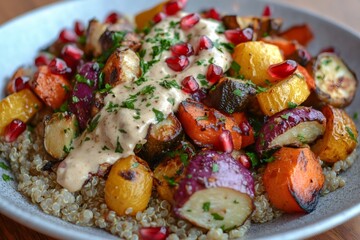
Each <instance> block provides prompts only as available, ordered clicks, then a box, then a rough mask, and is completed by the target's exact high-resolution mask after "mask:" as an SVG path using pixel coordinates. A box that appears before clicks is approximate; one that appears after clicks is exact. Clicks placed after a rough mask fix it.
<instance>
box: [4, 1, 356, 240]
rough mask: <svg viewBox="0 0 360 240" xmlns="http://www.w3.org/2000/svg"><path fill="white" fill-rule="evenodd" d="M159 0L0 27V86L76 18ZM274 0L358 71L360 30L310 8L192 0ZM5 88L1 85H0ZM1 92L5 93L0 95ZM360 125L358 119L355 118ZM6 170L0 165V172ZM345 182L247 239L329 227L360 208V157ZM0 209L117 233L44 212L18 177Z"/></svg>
mask: <svg viewBox="0 0 360 240" xmlns="http://www.w3.org/2000/svg"><path fill="white" fill-rule="evenodd" d="M155 2H157V1H148V0H136V1H126V0H103V1H98V0H86V1H85V0H83V1H66V2H62V3H59V4H55V5H51V6H49V7H45V8H42V9H39V10H36V11H33V12H30V13H28V14H26V15H24V16H22V17H19V18H16V19H14V20H12V21H10V22H8V23H6V24H4V25H2V26H1V27H0V36H1V38H0V52H1V55H0V69H1V71H0V79H2V81H0V88H1V89H4V86H5V84H6V81H5V80H3V79H5V78H6V77H9V76H10V75H11V74H12V73H13V71H14V70H15V69H16V68H17V67H18V66H19V65H22V64H29V63H31V62H32V61H33V59H34V57H35V55H36V53H37V51H38V50H39V49H41V48H42V47H44V46H46V45H47V44H49V43H50V42H51V41H52V40H53V39H55V38H56V37H57V35H58V32H59V30H60V29H61V28H63V27H69V28H70V27H72V24H73V22H74V20H76V19H81V20H84V21H85V20H89V19H91V18H93V17H97V18H99V19H104V17H105V16H106V14H107V13H109V12H110V11H111V10H117V11H120V12H122V13H125V14H128V15H133V14H135V13H136V12H139V11H141V10H142V9H146V8H148V7H151V6H152V5H153V4H155ZM266 4H270V6H271V7H272V10H273V14H274V16H277V17H282V18H283V19H284V20H285V21H284V22H285V27H286V26H291V25H292V24H296V23H304V22H307V23H308V24H310V26H311V27H312V29H313V30H314V33H315V36H316V38H315V40H314V41H313V42H312V43H311V45H310V51H311V52H313V53H316V52H317V51H319V50H320V49H321V48H322V47H326V46H335V47H336V49H337V50H338V51H339V53H340V54H341V56H342V57H343V58H344V59H345V60H346V62H347V63H348V64H349V66H350V67H351V68H352V69H353V70H355V72H356V73H357V75H358V76H360V68H359V66H360V36H359V35H356V34H355V33H352V32H351V31H350V30H347V29H345V28H344V27H342V26H339V25H337V24H336V23H334V22H331V21H329V20H326V19H322V18H319V17H317V16H315V15H314V14H312V13H309V12H304V11H300V10H297V9H294V8H292V7H289V6H286V5H279V4H276V3H272V2H271V1H251V0H247V1H246V0H222V1H219V0H207V1H198V0H192V1H191V0H190V3H189V5H188V7H187V9H188V10H189V11H191V10H194V11H198V10H202V9H205V8H209V6H215V7H217V8H218V9H220V10H221V11H223V12H225V13H236V14H239V15H246V14H252V15H259V14H261V12H262V9H263V7H264V6H265V5H266ZM2 92H3V91H2ZM0 97H3V94H2V95H1V96H0ZM359 104H360V93H359V91H358V93H357V96H356V99H355V100H354V102H353V103H352V106H351V107H350V108H349V109H348V112H349V113H350V114H351V115H352V114H353V113H354V112H355V109H356V108H358V106H359ZM357 126H358V129H360V127H359V123H357ZM3 172H4V171H3V170H1V169H0V174H2V173H3ZM342 176H343V177H344V178H345V179H346V182H347V184H346V186H345V187H344V188H342V189H339V190H337V191H335V192H333V193H330V194H328V195H326V196H325V197H322V198H320V201H319V205H318V207H317V209H316V210H315V211H314V212H312V213H311V214H307V215H286V216H283V217H281V218H279V219H277V220H275V221H272V222H269V223H266V224H260V225H259V224H253V225H252V226H251V229H250V231H249V232H248V234H247V238H249V239H281V240H285V239H300V238H306V237H309V236H312V235H315V234H317V233H320V232H323V231H325V230H327V229H330V228H332V227H334V226H336V225H338V224H341V223H343V222H345V221H346V220H348V219H349V218H351V217H353V216H355V215H357V214H359V213H360V184H359V182H360V181H359V180H360V162H359V159H357V161H356V162H355V164H354V165H353V166H352V167H351V169H349V170H348V171H347V172H345V173H344V174H342ZM0 189H1V191H0V212H1V213H3V214H5V215H7V216H9V217H10V218H12V219H14V220H16V221H18V222H20V223H22V224H24V225H26V226H28V227H30V228H33V229H35V230H37V231H40V232H42V233H45V234H48V235H50V236H53V237H56V238H61V239H92V240H97V239H99V240H100V239H101V240H103V239H116V238H115V237H114V236H112V235H110V234H108V233H106V232H104V231H102V230H100V229H95V228H86V227H81V226H77V225H73V224H70V223H67V222H64V221H62V220H60V219H58V218H56V217H52V216H49V215H47V214H44V213H43V212H42V211H41V210H40V209H39V208H38V207H37V206H35V205H33V204H30V203H29V201H28V200H27V199H26V198H24V197H23V196H22V195H21V194H19V193H18V192H17V191H16V186H15V183H13V182H4V181H0Z"/></svg>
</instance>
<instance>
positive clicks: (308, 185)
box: [263, 147, 325, 213]
mask: <svg viewBox="0 0 360 240" xmlns="http://www.w3.org/2000/svg"><path fill="white" fill-rule="evenodd" d="M273 158H274V161H273V162H271V163H269V164H268V165H267V166H266V169H265V172H264V176H263V181H264V186H265V190H266V192H267V194H268V197H269V200H270V202H271V204H272V205H273V206H274V207H276V208H277V209H280V210H283V211H285V212H287V213H293V212H308V213H309V212H312V211H314V210H315V208H316V205H317V203H318V199H319V197H320V191H321V188H322V187H323V185H324V180H325V179H324V175H323V173H322V169H321V165H320V163H319V160H318V159H317V158H316V157H315V155H314V153H313V152H311V150H310V149H309V148H287V147H283V148H281V149H280V150H278V151H277V152H276V153H275V154H274V155H273Z"/></svg>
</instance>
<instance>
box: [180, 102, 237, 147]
mask: <svg viewBox="0 0 360 240" xmlns="http://www.w3.org/2000/svg"><path fill="white" fill-rule="evenodd" d="M178 119H179V121H180V122H181V125H182V126H183V128H184V130H185V132H186V134H187V135H188V136H189V137H190V138H191V139H192V140H193V141H194V142H195V143H196V144H197V145H199V146H201V147H215V148H216V147H217V146H219V145H220V139H219V137H220V134H221V133H222V132H223V131H224V130H229V131H230V133H231V136H232V140H233V144H234V149H235V150H239V149H241V146H242V136H241V130H240V128H239V127H238V124H237V122H236V121H235V119H234V118H233V117H230V116H226V115H224V114H222V113H221V112H219V111H217V110H216V109H213V108H209V107H207V106H205V105H204V104H202V103H200V102H196V101H193V100H187V101H184V102H182V103H181V104H180V105H179V109H178Z"/></svg>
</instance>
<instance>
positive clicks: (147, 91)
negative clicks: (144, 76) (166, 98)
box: [140, 85, 156, 95]
mask: <svg viewBox="0 0 360 240" xmlns="http://www.w3.org/2000/svg"><path fill="white" fill-rule="evenodd" d="M155 89H156V87H155V86H152V85H147V86H146V87H144V88H143V89H141V91H140V94H141V95H146V94H153V93H154V91H155Z"/></svg>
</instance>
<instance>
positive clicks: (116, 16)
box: [105, 12, 121, 24]
mask: <svg viewBox="0 0 360 240" xmlns="http://www.w3.org/2000/svg"><path fill="white" fill-rule="evenodd" d="M120 18H121V16H120V14H118V13H117V12H112V13H110V14H109V15H108V16H107V17H106V19H105V23H109V24H114V23H116V22H117V21H118V20H119V19H120Z"/></svg>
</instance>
